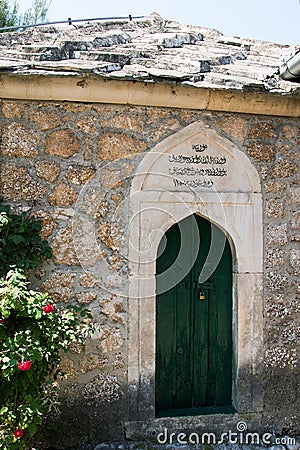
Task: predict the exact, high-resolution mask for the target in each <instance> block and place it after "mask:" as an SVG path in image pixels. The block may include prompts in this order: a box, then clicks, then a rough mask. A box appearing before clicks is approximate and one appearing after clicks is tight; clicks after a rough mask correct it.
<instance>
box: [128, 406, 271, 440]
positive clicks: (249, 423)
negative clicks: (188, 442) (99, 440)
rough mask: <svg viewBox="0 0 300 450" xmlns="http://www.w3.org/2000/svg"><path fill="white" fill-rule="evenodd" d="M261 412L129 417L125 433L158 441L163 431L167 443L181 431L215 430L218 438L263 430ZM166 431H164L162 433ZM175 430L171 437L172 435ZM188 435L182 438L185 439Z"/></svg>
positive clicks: (137, 437) (141, 438) (188, 433)
mask: <svg viewBox="0 0 300 450" xmlns="http://www.w3.org/2000/svg"><path fill="white" fill-rule="evenodd" d="M261 422H262V414H261V413H259V412H255V413H234V414H211V415H203V416H181V417H163V418H156V419H151V420H146V421H130V422H127V423H126V424H125V437H126V439H130V440H135V441H136V440H144V439H148V440H150V441H153V442H156V443H157V442H158V441H157V436H158V435H159V434H160V436H161V440H163V439H164V438H165V436H167V442H166V444H167V443H170V440H173V438H175V437H176V436H178V435H179V434H180V433H185V434H186V435H191V434H192V433H196V434H197V435H199V437H200V440H201V435H203V434H204V433H214V434H215V436H216V440H218V439H219V437H220V436H221V435H222V433H223V434H224V433H229V432H230V431H231V432H232V433H238V432H241V431H243V432H247V431H248V432H252V433H261V432H262V429H261ZM161 433H163V434H161ZM172 433H173V437H172V439H171V438H170V435H171V434H172ZM184 439H185V438H182V440H184Z"/></svg>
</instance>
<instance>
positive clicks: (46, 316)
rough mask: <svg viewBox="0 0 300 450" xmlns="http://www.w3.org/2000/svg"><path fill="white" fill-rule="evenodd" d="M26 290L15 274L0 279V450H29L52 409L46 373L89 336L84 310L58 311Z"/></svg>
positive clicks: (48, 300)
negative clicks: (62, 351) (70, 349)
mask: <svg viewBox="0 0 300 450" xmlns="http://www.w3.org/2000/svg"><path fill="white" fill-rule="evenodd" d="M28 285H29V283H28V282H27V281H26V277H25V275H24V273H23V271H22V270H18V269H15V270H12V271H9V272H8V274H7V276H6V277H5V278H1V279H0V417H1V423H0V449H5V450H7V449H9V450H14V449H24V448H26V449H27V448H29V447H28V443H29V442H30V440H31V438H32V436H34V435H35V433H36V432H37V431H38V427H39V425H40V424H41V423H42V419H43V416H45V415H46V414H47V413H48V412H49V410H50V409H51V407H53V405H54V403H53V399H52V398H51V395H50V396H49V394H48V393H47V391H50V392H52V390H53V386H54V385H55V382H53V380H50V374H51V371H52V370H53V368H55V367H57V366H58V364H59V362H60V351H61V350H64V351H68V346H69V345H70V343H71V342H73V341H76V342H84V340H85V338H86V337H87V336H88V335H90V334H92V332H93V325H92V323H91V316H90V313H88V312H87V311H85V310H83V309H82V307H74V306H69V307H67V308H65V309H63V310H60V309H58V308H57V307H55V306H54V305H53V302H52V299H51V297H50V296H49V294H47V293H40V292H36V291H33V290H30V289H29V287H28ZM26 444H27V446H26Z"/></svg>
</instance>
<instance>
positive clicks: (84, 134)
mask: <svg viewBox="0 0 300 450" xmlns="http://www.w3.org/2000/svg"><path fill="white" fill-rule="evenodd" d="M146 26H147V27H148V26H149V25H147V24H146V25H145V26H144V27H146ZM155 27H156V28H155V30H154V31H155V32H158V31H159V32H160V33H167V32H170V30H164V29H163V24H162V23H160V25H159V27H161V28H159V30H158V28H157V27H158V24H157V23H156V24H155ZM147 31H148V30H147ZM25 33H26V34H24V35H23V34H22V33H19V34H18V39H21V38H22V36H25V37H26V39H27V40H28V39H29V38H30V34H28V32H25ZM77 34H78V33H77ZM153 35H155V33H153ZM212 35H213V33H212V32H211V34H210V35H209V36H210V37H209V39H211V36H212ZM6 36H7V35H6ZM214 36H216V35H214ZM217 37H218V39H220V35H217ZM160 38H161V36H160ZM163 38H165V40H164V41H162V42H164V45H163V47H164V49H172V50H174V49H175V51H174V55H176V52H177V50H178V49H180V51H181V50H182V48H183V47H182V46H184V45H189V46H192V45H196V44H195V42H196V40H197V39H196V38H195V42H185V41H184V40H182V41H180V42H179V41H178V42H177V41H176V42H175V44H176V45H175V44H174V42H173V41H172V42H171V41H168V40H167V39H166V38H167V36H165V35H163ZM198 38H199V36H198ZM3 39H4V38H3ZM5 39H8V38H7V37H5ZM199 39H200V38H199ZM204 41H205V35H204ZM126 42H127V43H128V42H130V39H129V38H128V39H127V41H126ZM126 42H125V41H124V42H123V41H122V43H119V44H118V43H117V44H116V43H114V44H116V45H121V44H122V45H125V43H126ZM148 44H149V43H148ZM198 44H199V43H198ZM25 45H29V44H28V42H27V43H25ZM78 45H79V44H78V42H77V46H78ZM82 45H83V44H82ZM97 45H98V46H99V47H101V46H102V47H101V51H104V49H106V50H107V48H109V45H111V43H110V44H109V43H108V44H107V43H106V44H105V43H103V42H102V44H101V45H100V43H99V42H98V44H97ZM152 45H154V44H153V43H152V42H150V44H149V46H150V47H149V49H147V51H148V52H149V54H147V58H148V59H147V61H148V62H149V64H150V62H151V48H152V47H151V46H152ZM210 45H211V42H210ZM220 45H221V44H219V46H220ZM228 45H232V44H228ZM236 45H237V44H236ZM249 45H250V44H249ZM253 45H254V44H253ZM256 45H257V47H256V48H258V44H256ZM261 45H262V44H261ZM83 46H84V45H83ZM104 47H105V48H104ZM189 48H190V47H189ZM44 50H45V49H43V51H44ZM50 50H51V49H50ZM50 50H49V49H48V50H47V52H48V53H49V52H50ZM18 51H19V47H18ZM51 51H52V50H51ZM80 51H81V49H78V48H76V52H80ZM84 51H86V49H84ZM156 51H158V50H157V48H156V47H155V52H156ZM244 51H245V52H246V53H247V51H250V50H249V48H248V47H244ZM3 52H4V53H5V55H4V56H5V58H6V57H7V51H6V50H5V51H4V50H3ZM262 52H263V50H262ZM29 53H30V52H29V51H27V53H26V54H27V55H28V54H29ZM35 53H37V54H38V50H37V51H36V52H35ZM48 53H47V54H48ZM258 53H259V52H258ZM43 54H44V53H43ZM73 56H74V55H73ZM75 56H76V55H75ZM77 56H80V55H79V54H78V55H77ZM223 56H224V55H223ZM225 56H226V55H225ZM84 57H86V54H84ZM60 58H62V60H63V57H62V56H60ZM70 58H71V57H70ZM105 58H106V59H108V60H110V57H108V56H106V57H105ZM143 58H145V55H144V56H143ZM236 58H237V59H238V63H239V64H240V61H241V60H242V57H240V58H238V57H237V56H236ZM50 59H51V58H50ZM119 59H120V58H118V61H119ZM34 60H36V56H35V58H34ZM43 60H44V61H48V59H47V58H46V57H43ZM74 61H75V59H72V58H71V62H74ZM228 61H229V60H228ZM231 62H232V61H231ZM23 63H24V60H23V62H22V64H23ZM144 63H145V59H144V62H143V64H144ZM219 63H220V61H218V64H219ZM223 63H224V64H225V63H226V61H223ZM11 64H12V63H11ZM20 64H21V63H20ZM25 64H26V65H27V68H28V64H29V63H28V62H26V63H25ZM30 64H31V63H30ZM34 64H36V63H34ZM125 65H126V64H125ZM216 65H217V63H216ZM212 66H213V67H214V68H216V66H215V65H214V63H212V62H211V66H210V67H212ZM22 67H23V66H22ZM201 67H202V69H201V72H207V71H206V70H204V68H203V67H204V65H203V64H202V66H201ZM205 67H206V66H205ZM207 67H208V66H207ZM48 68H49V67H48ZM33 69H34V68H33ZM44 69H45V67H44V66H43V70H44ZM223 69H224V66H222V71H223ZM233 69H234V67H233ZM233 69H232V70H233ZM14 70H15V69H14ZM22 70H25V71H26V70H27V69H26V68H25V69H24V68H23V69H22ZM30 70H31V69H30ZM51 70H52V69H51ZM80 70H81V69H80ZM162 70H163V69H162ZM207 70H208V69H207ZM139 73H140V72H139ZM31 75H32V76H33V75H34V70H33V72H32V73H31V74H30V73H29V74H27V76H28V77H30V76H31ZM173 75H174V73H173ZM205 76H206V75H205ZM268 76H269V75H268ZM267 79H268V80H269V78H267ZM275 79H276V76H275V78H274V80H275ZM181 81H182V80H181ZM240 81H241V80H239V82H240ZM26 82H27V81H26V80H24V83H26ZM210 82H211V83H213V81H210ZM276 82H277V81H276ZM274 83H275V81H274ZM274 83H273V84H272V86H274ZM278 83H279V84H280V81H279V80H278ZM283 85H286V84H285V83H283ZM277 88H278V89H279V87H278V85H277ZM274 89H275V88H274ZM225 109H226V107H225ZM198 120H201V121H203V122H205V123H206V124H208V125H209V126H210V127H211V128H212V129H214V130H216V131H217V132H218V133H220V135H221V136H224V137H225V138H227V139H228V140H230V141H231V142H232V143H233V144H234V145H235V146H236V147H238V148H239V149H240V150H241V151H242V152H244V153H245V155H247V157H248V158H249V159H250V160H251V162H252V163H253V165H254V166H255V167H256V169H257V171H258V173H259V176H260V180H261V185H262V193H263V232H264V250H263V255H264V292H263V298H264V305H263V320H264V336H263V339H264V341H263V342H264V355H263V365H262V367H261V371H260V374H259V376H260V377H261V379H262V393H261V396H262V399H263V411H262V425H261V426H262V429H263V430H265V431H269V432H271V433H278V434H287V433H289V434H297V433H299V424H300V416H299V411H300V405H299V392H300V390H299V379H300V378H299V365H298V358H299V339H300V319H299V312H300V306H299V305H300V304H299V297H298V296H299V279H298V275H299V261H300V258H299V254H300V251H299V240H300V235H299V225H300V211H299V203H300V186H299V149H300V122H299V118H298V117H288V116H285V117H284V116H280V115H272V114H269V113H268V114H267V115H263V114H262V113H261V114H250V113H242V112H226V110H223V111H213V110H211V111H207V110H206V111H205V110H202V109H201V108H200V109H197V107H195V108H173V107H167V106H157V107H155V106H149V105H147V104H144V105H126V104H124V105H121V104H113V103H111V104H109V103H101V101H99V102H96V101H95V102H92V103H88V102H85V101H81V102H79V101H62V100H55V99H51V100H45V99H42V100H33V99H22V98H20V99H14V98H11V99H8V98H5V97H3V99H2V102H1V111H0V127H1V146H0V151H1V186H0V195H1V199H2V202H4V203H5V204H10V205H11V207H12V208H13V210H15V211H29V212H30V213H32V214H34V215H35V216H36V217H37V218H40V219H42V221H43V228H42V237H43V238H45V239H48V241H49V243H50V245H51V247H52V250H53V258H52V260H51V262H47V263H45V264H44V265H43V267H42V269H41V270H39V272H38V274H37V275H36V276H35V277H34V278H33V279H32V282H33V283H34V286H35V287H39V288H41V289H44V290H46V291H48V292H49V293H50V294H51V295H52V297H53V299H54V301H55V302H57V303H59V304H69V303H72V304H81V303H86V304H88V307H89V308H90V309H91V311H92V313H93V316H94V319H95V320H96V321H97V322H99V324H100V329H99V332H98V333H97V334H96V335H95V336H94V338H93V339H91V340H89V341H88V342H87V343H86V345H85V346H84V347H81V346H80V345H77V344H76V343H74V345H73V347H72V353H71V355H70V356H68V357H67V358H66V357H64V358H63V361H62V364H61V370H62V372H63V373H64V374H65V375H64V379H63V380H60V384H61V387H60V396H61V398H62V399H63V400H62V403H61V407H60V411H59V414H57V416H55V417H52V418H51V421H53V422H54V424H55V427H53V428H51V431H50V432H48V434H47V436H46V441H47V444H44V445H45V448H46V446H47V445H48V446H51V448H56V449H62V448H66V447H68V448H72V449H74V448H76V447H78V446H80V445H83V444H87V443H92V444H97V443H99V442H104V441H119V442H122V441H123V439H124V427H125V422H126V421H127V420H128V382H127V379H128V357H127V356H128V334H129V332H130V330H129V329H128V300H127V298H126V297H125V296H118V294H116V292H117V289H118V287H120V286H122V285H126V280H127V278H128V276H129V274H128V264H127V254H126V253H124V240H126V237H127V235H126V229H127V228H128V222H127V220H128V217H127V216H126V210H125V213H123V212H122V207H123V205H124V204H126V199H127V198H128V196H129V193H130V187H131V179H132V176H133V175H134V173H135V170H136V168H137V167H138V165H139V164H140V162H141V159H142V157H143V156H144V154H145V153H146V152H148V151H149V150H151V149H152V148H153V147H154V146H155V145H156V144H158V143H159V142H161V141H163V140H164V139H165V138H166V137H168V136H171V135H172V134H173V133H175V132H177V131H180V130H183V129H184V128H185V127H186V126H188V125H190V124H192V123H194V122H197V121H198ZM99 172H101V185H100V186H99V185H97V186H96V184H94V183H93V180H94V179H96V177H97V174H99ZM120 210H121V213H120ZM78 211H80V212H81V213H84V214H85V215H86V217H87V218H88V221H87V223H90V224H91V227H92V229H93V230H94V232H95V233H94V234H95V235H94V240H95V242H96V243H97V248H96V249H95V248H91V246H90V242H89V241H88V239H86V240H85V239H84V237H85V236H86V235H87V234H88V233H87V229H86V228H82V229H81V228H80V222H76V229H75V231H74V228H73V227H74V217H75V218H76V215H77V213H78ZM89 221H90V222H89ZM85 226H86V224H85ZM74 232H77V233H79V234H80V235H81V237H82V238H81V240H80V249H79V248H78V246H77V247H76V242H75V243H74ZM97 262H101V264H102V265H103V267H104V269H103V271H102V273H99V274H96V275H95V274H94V273H92V271H89V266H90V265H92V264H95V263H97ZM101 267H102V266H101ZM74 431H75V432H74Z"/></svg>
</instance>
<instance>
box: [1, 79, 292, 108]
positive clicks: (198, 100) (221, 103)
mask: <svg viewBox="0 0 300 450" xmlns="http://www.w3.org/2000/svg"><path fill="white" fill-rule="evenodd" d="M0 98H2V99H15V100H36V101H70V102H84V103H109V104H123V105H124V104H130V105H136V106H157V107H166V108H180V109H194V110H207V111H224V112H234V113H247V114H263V115H271V116H285V117H300V98H299V97H298V96H294V95H290V94H286V95H283V94H275V93H274V94H272V93H270V92H269V93H262V92H245V91H239V90H228V89H212V88H201V87H197V88H196V87H193V86H187V85H186V86H182V85H175V84H167V83H147V82H141V81H126V80H114V79H105V78H100V77H91V76H87V77H79V76H74V75H73V76H65V75H61V76H59V75H56V76H48V75H47V76H45V75H30V76H26V75H24V76H23V75H11V74H2V75H1V77H0Z"/></svg>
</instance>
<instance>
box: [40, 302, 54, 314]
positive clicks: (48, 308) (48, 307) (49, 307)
mask: <svg viewBox="0 0 300 450" xmlns="http://www.w3.org/2000/svg"><path fill="white" fill-rule="evenodd" d="M54 309H55V308H54V306H53V305H50V303H48V304H47V305H46V306H44V308H43V311H44V312H45V313H46V314H49V313H52V312H53V311H54Z"/></svg>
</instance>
